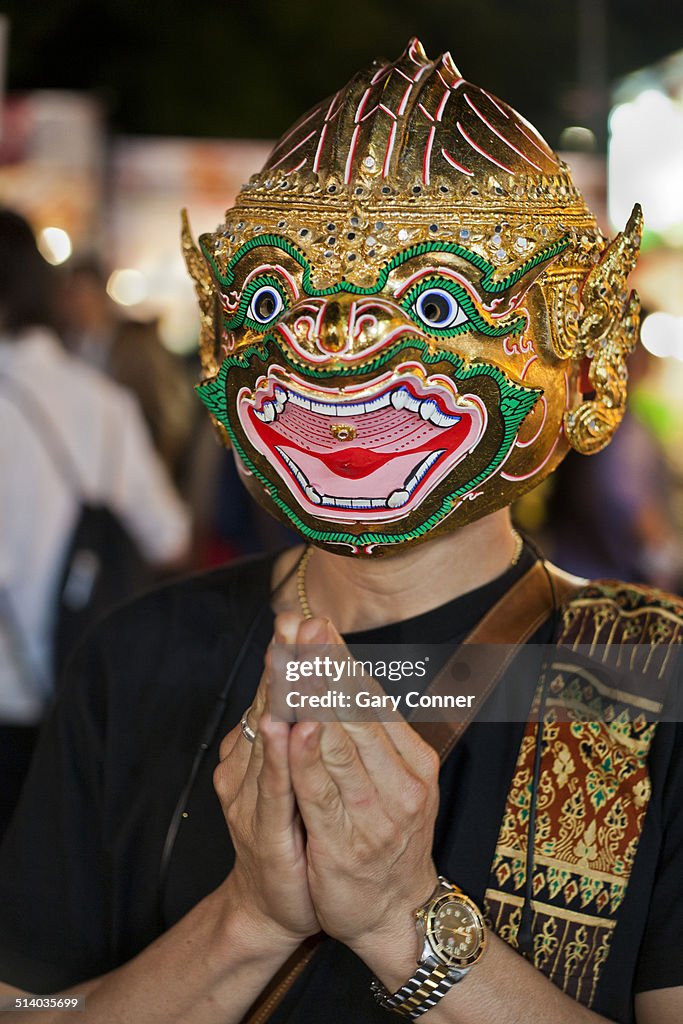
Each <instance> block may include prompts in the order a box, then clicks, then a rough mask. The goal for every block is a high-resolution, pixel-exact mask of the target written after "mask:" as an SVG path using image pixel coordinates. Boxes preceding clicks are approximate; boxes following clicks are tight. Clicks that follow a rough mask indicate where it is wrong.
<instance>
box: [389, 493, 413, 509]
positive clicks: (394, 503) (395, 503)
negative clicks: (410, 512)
mask: <svg viewBox="0 0 683 1024" xmlns="http://www.w3.org/2000/svg"><path fill="white" fill-rule="evenodd" d="M409 499H410V492H409V491H406V490H403V489H401V490H398V491H393V492H392V493H391V494H390V495H389V497H388V498H387V505H388V506H389V508H401V507H402V506H403V505H405V503H406V502H407V501H408V500H409Z"/></svg>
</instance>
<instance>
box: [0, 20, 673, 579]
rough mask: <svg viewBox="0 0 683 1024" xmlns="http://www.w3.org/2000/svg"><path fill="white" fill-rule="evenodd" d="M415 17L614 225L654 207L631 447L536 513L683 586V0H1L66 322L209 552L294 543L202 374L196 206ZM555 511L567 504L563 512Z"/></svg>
mask: <svg viewBox="0 0 683 1024" xmlns="http://www.w3.org/2000/svg"><path fill="white" fill-rule="evenodd" d="M414 34H416V35H418V36H419V37H420V38H421V40H422V41H423V43H424V45H425V47H426V49H427V52H428V53H429V54H430V55H436V54H438V53H440V52H441V51H443V50H444V49H450V50H451V52H452V53H453V56H454V59H455V61H456V63H457V64H458V65H459V66H460V68H461V70H462V72H463V73H464V75H465V76H466V77H468V78H470V79H471V80H473V81H475V82H480V83H482V84H485V85H486V87H487V88H489V89H490V90H491V91H492V92H494V93H499V94H500V95H501V96H503V97H504V98H505V99H506V100H508V101H509V102H510V103H511V104H512V105H513V106H515V107H516V108H517V109H519V110H520V111H521V112H522V113H524V114H525V115H526V116H527V117H528V118H529V119H530V120H531V121H532V122H533V123H534V124H535V125H536V126H537V127H538V128H539V130H540V131H541V132H542V134H543V135H544V136H545V137H546V138H547V139H548V141H549V142H550V144H551V145H552V146H554V147H555V148H556V149H558V150H560V151H561V152H562V154H563V155H564V157H565V159H566V160H567V161H568V162H569V164H570V165H571V167H572V169H573V172H574V176H575V178H576V180H577V182H578V184H579V185H580V187H581V188H582V189H583V191H584V192H585V193H586V195H587V198H588V201H589V204H590V205H591V206H592V208H593V209H594V210H595V211H596V213H597V214H598V217H599V219H600V220H601V222H602V226H603V228H604V229H605V230H606V231H609V232H610V233H614V231H615V230H618V229H619V228H621V227H623V226H624V224H625V221H626V219H627V216H628V213H629V212H630V209H631V206H632V204H633V202H634V201H636V200H638V201H640V202H641V203H642V205H643V208H644V212H645V222H646V234H645V238H644V245H643V250H644V254H643V258H642V261H641V264H640V267H639V269H638V272H637V280H636V281H635V282H634V283H635V285H636V287H638V289H639V291H640V293H641V296H642V299H643V304H644V306H645V308H646V310H647V312H648V316H647V317H646V319H645V322H644V326H643V342H644V346H645V349H646V353H644V354H643V356H642V358H640V359H639V361H638V366H637V367H634V373H633V378H634V380H635V387H634V390H633V403H632V408H631V410H630V413H629V419H630V420H631V422H630V423H629V424H628V425H627V428H626V429H624V430H623V434H624V437H623V440H622V444H621V446H620V447H621V448H623V451H621V452H619V451H617V446H616V445H615V449H614V453H611V454H610V455H609V456H608V455H604V456H600V457H598V458H597V459H595V460H583V462H585V463H587V464H588V463H590V468H587V467H584V466H583V463H581V465H579V461H580V460H576V465H575V464H574V463H575V460H568V462H567V469H566V472H565V473H564V477H563V478H560V477H558V478H557V481H555V480H553V481H552V482H549V483H548V484H547V485H545V486H544V487H542V488H541V489H540V490H539V491H538V492H535V493H534V494H533V495H532V496H530V497H529V498H528V499H526V500H525V501H524V502H523V503H522V505H521V507H520V508H519V509H518V513H517V515H518V519H519V521H520V523H521V525H522V526H523V527H525V528H526V529H527V530H529V531H530V532H531V533H532V534H533V535H535V536H537V537H539V538H540V539H541V540H542V541H543V543H544V545H545V546H546V548H547V549H548V551H549V552H550V554H555V556H556V557H557V558H558V560H560V561H562V562H563V563H564V564H566V565H567V566H568V567H569V568H573V569H575V570H577V571H584V572H587V573H590V574H592V575H595V574H600V575H605V574H607V575H621V576H622V577H623V576H626V577H634V576H638V577H640V578H647V579H649V580H651V581H654V582H657V583H661V584H662V585H665V586H670V587H677V586H678V585H679V577H680V571H679V569H680V566H681V556H680V551H679V549H680V544H679V540H678V538H679V537H680V536H681V532H680V526H681V523H683V491H682V489H681V486H680V483H681V471H682V470H683V465H682V461H683V456H682V455H681V452H682V451H683V448H682V446H681V444H680V441H681V437H683V405H682V403H681V402H680V401H679V399H678V395H679V392H680V390H681V385H683V287H682V284H683V187H682V183H683V6H679V5H677V4H665V3H663V2H660V0H652V2H650V3H648V4H647V5H643V4H642V3H639V2H636V0H566V2H563V3H548V2H547V0H517V2H516V3H510V2H506V0H477V2H474V0H420V2H419V3H416V2H414V0H411V2H408V0H345V2H344V4H343V5H338V6H336V7H335V6H334V5H321V4H320V2H319V0H289V2H283V0H261V2H260V3H258V4H245V3H236V2H232V0H228V2H226V0H199V2H197V3H194V4H180V3H178V4H173V3H171V4H169V3H168V2H166V3H161V2H159V0H147V2H145V3H142V4H141V3H139V2H137V0H51V2H50V3H49V4H42V5H31V7H30V8H29V7H28V6H27V5H26V3H25V2H24V0H0V83H2V92H1V93H0V96H1V97H2V101H1V102H0V111H1V120H0V204H2V205H5V206H9V207H12V208H14V209H16V210H18V211H19V212H21V213H22V214H23V215H24V216H25V217H26V218H27V219H28V220H29V222H30V224H31V225H32V227H33V228H34V230H35V232H36V234H37V239H38V244H39V247H40V251H41V252H42V254H43V256H44V257H45V259H47V260H48V261H49V262H50V263H51V264H54V265H56V266H59V267H60V268H61V271H62V272H63V281H64V292H63V309H62V314H63V315H62V318H61V321H60V323H59V331H60V336H61V337H62V340H63V341H64V342H65V343H66V344H67V345H68V347H69V348H70V349H71V350H72V352H75V353H76V354H77V355H78V356H79V357H80V358H83V359H84V360H87V361H88V362H90V364H91V365H95V366H97V367H98V368H99V369H101V370H104V371H105V372H107V373H108V374H109V375H110V376H112V377H114V379H116V380H117V381H118V382H119V383H120V384H122V385H124V386H125V387H127V388H129V389H130V390H132V391H133V392H134V393H135V394H136V396H137V400H138V401H139V402H140V404H141V406H142V411H143V413H144V416H145V419H146V421H147V425H148V427H149V429H150V431H151V434H152V438H153V441H154V444H155V446H156V449H157V451H158V453H159V455H160V456H161V458H162V460H163V461H164V463H165V465H166V467H167V469H168V471H169V473H170V474H171V476H172V479H173V481H174V483H175V485H176V487H177V488H178V490H179V492H180V493H181V495H182V497H183V500H184V501H185V502H186V503H187V504H188V505H189V508H190V511H191V517H192V545H191V551H190V555H189V561H190V564H191V565H192V566H194V567H205V566H207V565H211V564H215V563H217V562H220V561H221V560H223V559H225V558H226V557H231V556H233V555H235V554H239V553H242V552H245V551H250V550H254V549H255V548H258V547H263V546H271V545H273V544H279V543H282V541H283V535H282V533H281V532H280V530H279V528H277V527H275V526H271V525H270V524H269V523H267V522H265V521H264V520H263V517H262V516H261V515H260V514H256V513H254V512H253V509H251V508H250V506H249V505H248V502H247V499H246V497H243V496H242V493H241V491H239V490H238V489H237V487H236V484H235V479H234V471H233V470H232V466H231V462H230V458H229V456H225V455H224V454H223V453H221V451H220V449H218V447H217V446H216V445H215V444H214V443H213V439H212V438H211V436H210V433H209V431H208V430H207V429H206V426H205V424H204V421H203V419H202V418H201V414H200V412H199V407H198V403H196V402H195V401H194V399H193V398H192V396H191V391H190V388H188V387H186V386H185V385H186V383H187V381H189V382H190V383H191V382H192V381H193V380H194V379H196V365H195V350H196V343H197V333H198V318H197V311H196V307H195V302H194V293H193V290H192V287H191V284H190V281H189V279H188V277H187V274H186V272H185V269H184V266H183V263H182V260H181V258H180V252H179V245H178V235H179V210H180V208H181V207H182V206H186V207H187V208H188V210H189V212H190V217H191V222H192V226H193V229H194V231H195V233H199V232H201V231H205V230H213V229H214V228H215V225H216V224H217V223H219V222H220V221H221V220H222V216H223V212H224V210H225V208H226V207H227V206H229V205H230V204H231V202H232V199H233V196H234V194H235V192H236V190H237V189H238V188H239V186H240V184H241V183H242V182H244V181H245V180H246V179H247V178H248V177H249V175H250V174H251V173H252V172H253V171H254V170H255V169H257V168H258V167H259V165H260V164H261V163H262V161H263V159H264V158H265V156H266V154H267V153H268V150H269V146H270V141H271V140H273V139H274V138H276V137H277V136H278V135H279V134H281V133H282V131H283V130H284V129H285V128H286V127H287V126H288V125H289V124H290V123H291V122H292V121H294V120H295V119H296V118H297V117H298V116H299V115H300V114H301V112H302V111H304V110H305V109H306V108H307V107H309V106H311V105H312V104H314V103H315V102H317V101H318V100H320V99H321V98H322V97H324V96H326V95H328V94H330V93H332V92H333V91H334V90H335V89H336V88H337V87H338V86H339V85H341V84H342V83H343V82H345V81H346V80H347V79H348V78H349V77H350V76H351V75H352V74H353V72H354V71H355V70H356V69H358V68H359V67H361V66H363V65H364V64H366V63H368V62H369V61H370V60H372V59H373V58H374V57H377V56H382V55H384V56H387V57H391V58H395V57H396V56H397V55H398V53H399V52H400V51H401V50H402V49H403V47H404V46H405V43H406V41H407V39H408V38H409V37H410V36H411V35H414ZM151 377H153V378H154V379H155V381H157V383H156V385H155V387H154V388H151V387H150V385H149V381H150V378H151ZM610 452H611V450H610ZM565 478H566V479H565ZM603 487H607V488H608V489H609V495H607V496H606V495H605V494H603V493H602V489H603ZM550 512H552V519H553V523H557V524H561V525H558V526H557V528H556V529H553V530H551V529H550V525H549V523H550ZM600 515H602V517H603V519H605V523H603V524H600V523H598V524H597V525H596V520H597V519H599V517H600ZM615 515H616V517H617V521H618V522H619V523H620V524H623V530H622V532H621V533H619V535H618V537H617V536H616V535H615V525H614V516H615ZM603 527H608V529H606V530H603ZM591 531H592V533H593V535H594V536H595V537H596V538H597V540H596V541H595V542H591V543H588V542H587V541H586V540H585V538H586V537H589V536H591ZM603 533H604V534H605V536H604V537H603ZM579 534H580V535H581V536H579ZM582 538H584V539H582ZM608 541H609V543H608ZM627 554H628V558H626V557H625V556H626V555H627Z"/></svg>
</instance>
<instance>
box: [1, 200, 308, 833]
mask: <svg viewBox="0 0 683 1024" xmlns="http://www.w3.org/2000/svg"><path fill="white" fill-rule="evenodd" d="M106 281H107V274H106V271H105V269H104V268H103V267H102V266H101V265H100V264H99V263H98V262H97V261H96V260H94V259H81V260H73V261H72V262H71V263H70V264H68V265H67V266H66V267H65V268H59V269H57V268H54V267H52V266H50V265H49V264H48V263H47V262H46V261H45V260H44V259H43V257H42V256H41V255H40V253H39V251H38V249H37V247H36V242H35V239H34V236H33V233H32V231H31V228H30V227H29V225H28V223H27V222H26V221H25V220H24V219H23V218H22V217H20V216H19V215H18V214H16V213H14V212H12V211H10V210H6V209H5V210H0V480H1V481H2V483H1V488H0V780H2V781H1V784H0V836H1V835H2V832H3V830H4V826H5V823H6V822H7V820H8V818H9V816H10V814H11V812H12V810H13V807H14V805H15V803H16V800H17V798H18V795H19V792H20V788H21V784H22V781H23V778H24V775H25V773H26V770H27V768H28V765H29V763H30V758H31V754H32V750H33V747H34V745H35V742H36V739H37V735H38V731H39V728H40V724H41V722H42V720H43V718H44V716H45V714H46V712H47V710H48V708H49V706H50V704H51V702H52V700H53V699H54V696H55V692H56V687H57V680H58V679H59V677H60V672H61V668H62V666H63V664H64V662H65V661H66V659H67V658H68V656H69V653H70V649H71V648H72V647H73V646H74V645H75V644H76V643H77V641H78V639H79V637H80V636H81V635H82V633H83V632H84V631H85V630H86V629H87V628H88V626H89V625H91V623H92V622H93V621H95V620H96V619H97V618H98V617H100V616H101V614H102V613H103V612H105V611H106V610H107V608H108V607H110V606H112V605H114V604H115V603H117V602H119V601H121V600H125V599H126V598H128V597H130V596H132V595H134V594H135V593H137V592H139V591H140V590H141V589H143V588H146V587H148V586H150V585H154V584H156V583H159V582H160V581H163V580H164V579H166V578H169V577H170V576H173V575H176V574H178V573H180V572H187V571H193V570H197V569H204V568H208V567H211V566H212V565H215V564H220V563H221V562H224V561H226V560H228V559H230V558H234V557H237V556H239V555H242V554H245V553H248V552H252V551H256V550H262V549H264V548H269V547H274V546H282V545H283V544H285V543H287V542H288V540H289V538H288V537H287V536H286V534H285V532H284V531H281V530H279V529H274V528H273V527H271V526H270V524H267V523H266V518H265V516H262V515H261V514H260V513H259V512H258V511H256V509H255V507H254V506H253V505H252V504H251V500H250V499H249V498H248V496H247V495H246V494H245V493H244V491H243V489H242V488H241V487H240V485H239V483H238V480H237V476H236V472H235V470H234V465H233V462H232V458H231V456H230V454H229V453H228V452H226V451H225V450H224V449H222V448H221V447H220V446H219V445H218V444H217V443H216V440H215V439H214V437H213V433H212V428H211V426H210V424H209V422H208V419H207V418H206V417H205V416H204V415H203V414H202V411H201V406H200V403H199V402H198V401H196V399H195V397H194V394H193V389H192V385H193V383H194V382H195V381H196V380H197V376H198V366H195V365H194V361H193V360H190V361H184V360H182V359H181V358H180V357H178V356H176V355H175V354H173V353H171V352H170V351H168V349H166V348H165V347H164V345H163V344H162V342H161V340H160V337H159V333H158V330H157V326H156V324H155V323H154V322H136V321H132V320H129V319H125V318H124V317H123V316H122V315H121V312H120V311H119V307H117V306H116V305H115V303H114V302H112V300H111V299H110V298H109V296H108V294H107V291H106Z"/></svg>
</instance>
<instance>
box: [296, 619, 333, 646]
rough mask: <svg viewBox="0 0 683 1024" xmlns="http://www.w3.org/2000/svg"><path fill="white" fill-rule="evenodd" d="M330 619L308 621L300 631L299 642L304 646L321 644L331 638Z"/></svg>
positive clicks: (302, 625) (303, 623)
mask: <svg viewBox="0 0 683 1024" xmlns="http://www.w3.org/2000/svg"><path fill="white" fill-rule="evenodd" d="M329 628H330V620H329V619H306V621H305V622H302V624H301V628H300V629H299V642H300V643H304V644H320V643H324V641H326V640H327V639H328V638H329Z"/></svg>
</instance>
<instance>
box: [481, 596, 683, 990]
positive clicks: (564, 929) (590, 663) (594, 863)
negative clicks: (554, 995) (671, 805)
mask: <svg viewBox="0 0 683 1024" xmlns="http://www.w3.org/2000/svg"><path fill="white" fill-rule="evenodd" d="M682 637H683V602H678V601H676V600H675V599H673V598H671V597H670V596H669V595H665V594H662V593H660V592H657V591H653V590H651V589H648V588H644V587H637V586H632V585H625V584H620V583H596V584H590V585H588V586H587V587H585V588H584V589H583V590H582V591H580V592H579V594H578V595H577V596H576V597H575V598H574V599H573V600H572V601H571V602H570V603H569V604H568V605H567V607H566V609H565V611H564V614H563V617H562V621H561V625H560V633H559V637H558V640H557V650H556V652H555V655H554V657H553V660H552V662H551V663H550V664H546V666H545V670H544V673H543V677H542V678H541V679H540V681H539V686H538V689H537V692H536V697H535V699H534V706H533V709H532V715H531V716H530V721H529V723H528V724H527V727H526V731H525V734H524V739H523V741H522V744H521V747H520V751H519V755H518V759H517V765H516V768H515V771H514V774H513V779H512V783H511V785H510V791H509V793H508V797H507V803H506V807H505V813H504V816H503V821H502V824H501V828H500V833H499V836H498V843H497V847H496V852H495V856H494V860H493V864H492V868H491V876H490V881H489V887H488V889H487V893H486V900H485V909H486V915H487V919H488V922H489V924H490V926H491V927H492V928H493V930H494V931H495V932H496V933H497V934H498V935H499V936H500V937H501V938H503V939H504V940H505V941H506V942H508V943H509V945H511V946H512V947H513V948H515V949H518V948H519V941H518V939H519V928H520V922H521V916H522V908H523V905H524V899H525V892H526V873H527V842H528V835H529V819H530V815H531V813H532V799H533V777H534V767H535V758H536V746H537V739H538V731H539V726H538V720H539V715H540V717H541V719H542V722H543V726H542V731H541V753H540V772H539V775H538V786H537V788H536V795H535V815H536V821H535V827H534V828H533V844H534V845H533V860H532V863H533V881H532V893H533V896H532V902H531V908H532V912H533V915H532V935H533V954H532V955H531V956H530V959H532V962H533V964H534V966H535V967H536V968H537V969H538V970H541V971H543V973H544V974H546V975H547V976H548V977H549V978H550V979H551V980H552V981H553V982H554V983H555V984H556V985H557V986H558V987H559V988H561V989H562V990H563V991H564V992H566V993H567V994H568V995H570V996H572V997H573V998H574V999H576V1000H578V1001H580V1002H581V1003H583V1004H584V1005H586V1006H589V1007H590V1006H591V1005H592V1003H593V1000H594V998H595V993H596V988H597V985H598V981H599V979H600V974H601V970H602V968H603V965H604V963H605V961H606V959H607V957H608V955H609V951H610V944H611V939H612V935H613V932H614V928H615V926H616V924H617V920H618V914H619V909H620V907H621V905H622V902H623V900H624V896H625V894H626V889H627V887H628V884H629V879H630V876H631V869H632V867H633V863H634V859H635V856H636V852H637V849H638V842H639V838H640V834H641V831H642V827H643V823H644V820H645V815H646V813H647V809H648V803H649V799H650V792H651V787H650V777H649V772H648V754H649V752H650V747H651V744H652V741H653V739H654V735H655V731H656V728H657V719H658V717H659V716H660V715H661V712H662V708H663V704H664V699H665V697H666V691H667V686H668V682H669V679H670V675H671V670H672V668H673V665H674V661H675V649H676V646H677V645H678V644H679V643H680V642H681V638H682Z"/></svg>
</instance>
